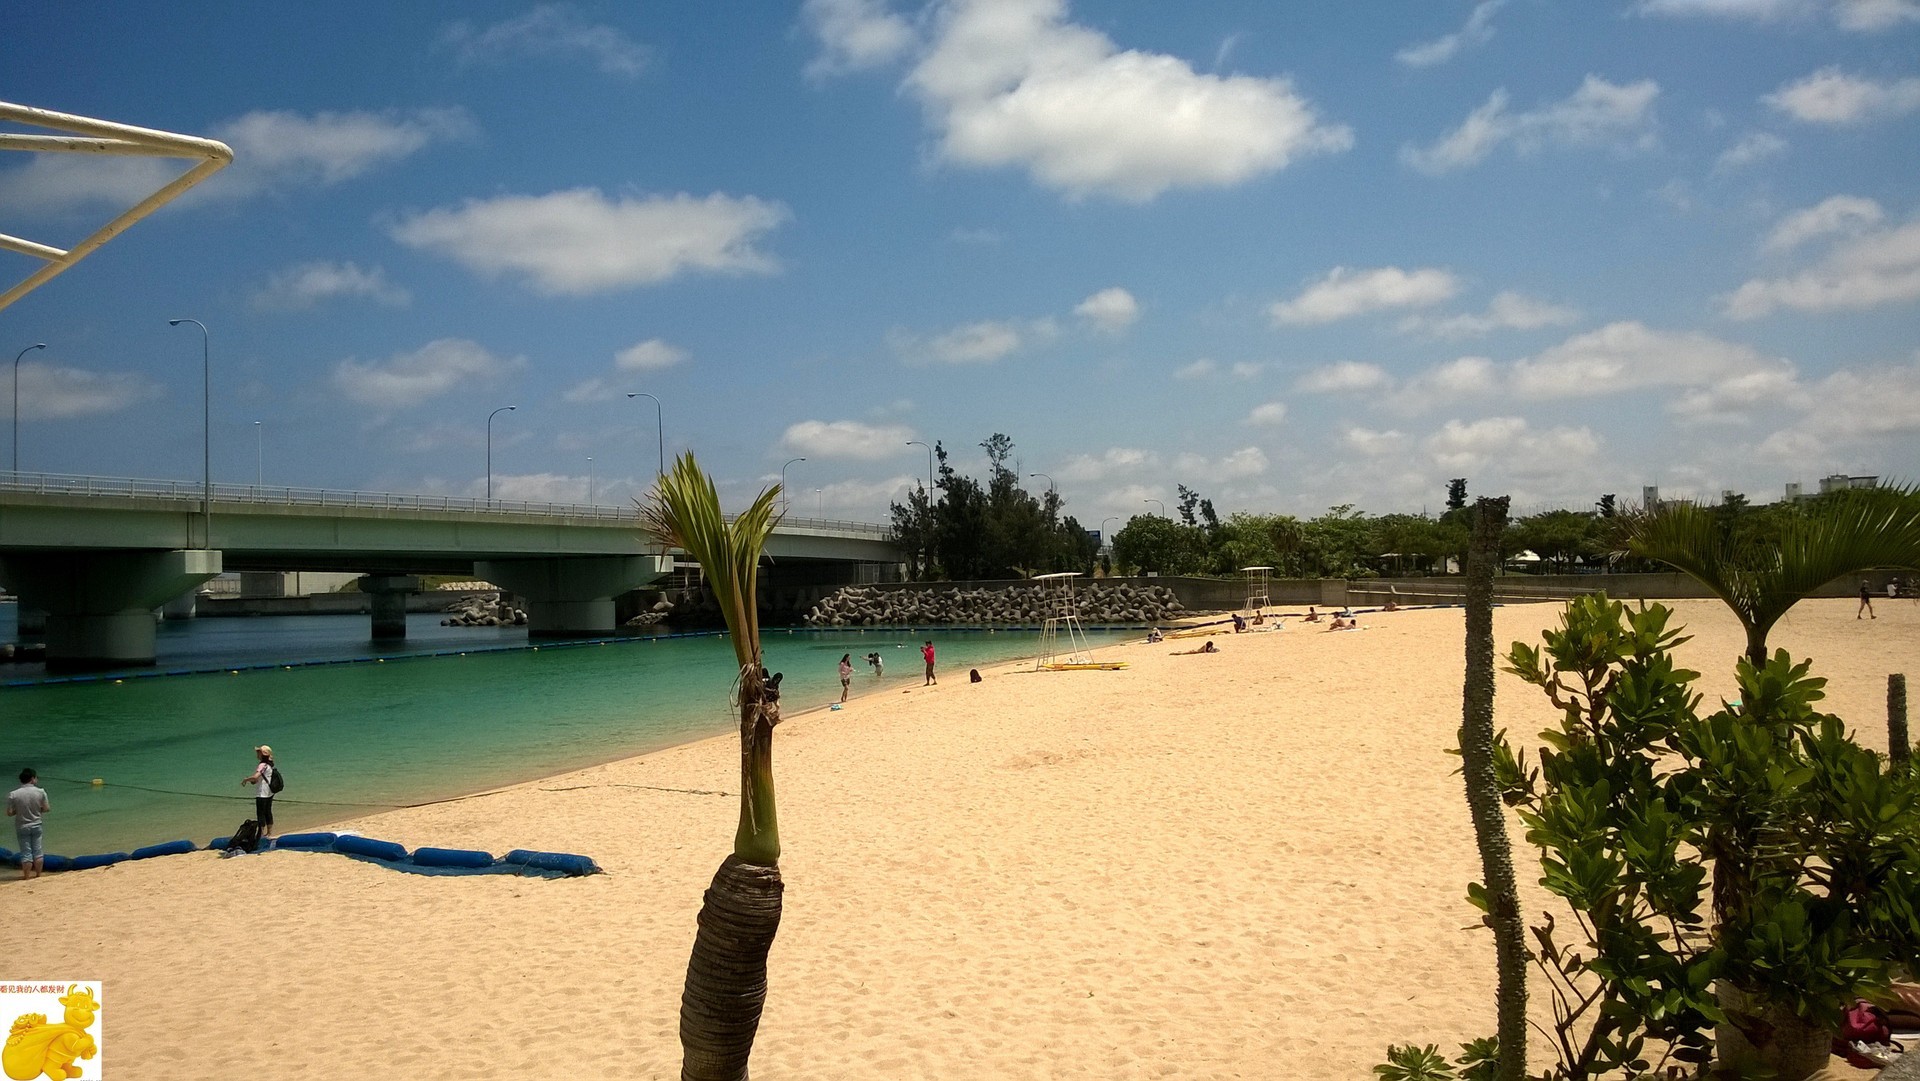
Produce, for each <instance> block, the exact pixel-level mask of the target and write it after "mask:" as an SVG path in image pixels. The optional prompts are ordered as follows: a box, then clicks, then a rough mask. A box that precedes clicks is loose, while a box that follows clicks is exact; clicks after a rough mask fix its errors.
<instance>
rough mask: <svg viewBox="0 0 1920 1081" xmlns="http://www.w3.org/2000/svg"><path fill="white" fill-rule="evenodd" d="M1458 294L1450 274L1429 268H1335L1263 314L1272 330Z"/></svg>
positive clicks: (1421, 303)
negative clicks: (1266, 315) (1280, 326)
mask: <svg viewBox="0 0 1920 1081" xmlns="http://www.w3.org/2000/svg"><path fill="white" fill-rule="evenodd" d="M1459 291H1460V283H1459V281H1458V280H1457V279H1456V278H1455V277H1454V276H1453V275H1452V274H1450V273H1448V272H1447V271H1444V270H1438V269H1435V268H1433V267H1422V268H1420V269H1418V270H1414V271H1411V272H1409V271H1405V270H1401V269H1400V268H1399V267H1395V266H1389V267H1379V268H1377V269H1374V270H1350V269H1348V268H1347V267H1335V268H1333V270H1332V271H1331V272H1329V273H1328V274H1327V276H1326V277H1325V278H1322V279H1321V280H1320V281H1318V282H1315V283H1314V284H1312V285H1310V286H1308V287H1307V288H1306V289H1305V290H1304V291H1302V292H1301V294H1300V295H1299V296H1297V297H1294V298H1293V299H1292V300H1285V301H1280V302H1278V303H1276V304H1274V305H1273V307H1271V308H1270V309H1268V312H1269V314H1270V315H1271V316H1272V317H1273V321H1274V323H1275V324H1276V325H1280V324H1289V323H1292V324H1302V323H1331V322H1333V321H1334V320H1336V319H1346V318H1349V317H1351V316H1355V315H1361V314H1363V313H1365V312H1370V311H1378V310H1380V309H1382V308H1418V307H1424V306H1426V305H1429V304H1438V303H1440V302H1441V301H1443V300H1446V299H1448V298H1449V297H1451V296H1453V295H1454V294H1455V293H1457V292H1459Z"/></svg>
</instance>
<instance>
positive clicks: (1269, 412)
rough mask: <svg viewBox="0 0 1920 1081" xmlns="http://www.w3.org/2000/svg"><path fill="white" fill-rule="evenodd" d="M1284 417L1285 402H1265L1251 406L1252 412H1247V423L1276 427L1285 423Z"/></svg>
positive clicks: (1285, 411) (1285, 412)
mask: <svg viewBox="0 0 1920 1081" xmlns="http://www.w3.org/2000/svg"><path fill="white" fill-rule="evenodd" d="M1286 419H1287V403H1285V402H1266V403H1264V404H1262V405H1256V406H1254V407H1253V412H1251V413H1248V414H1247V423H1248V424H1252V425H1255V426H1257V427H1263V428H1272V427H1276V426H1278V425H1280V424H1283V423H1285V422H1286Z"/></svg>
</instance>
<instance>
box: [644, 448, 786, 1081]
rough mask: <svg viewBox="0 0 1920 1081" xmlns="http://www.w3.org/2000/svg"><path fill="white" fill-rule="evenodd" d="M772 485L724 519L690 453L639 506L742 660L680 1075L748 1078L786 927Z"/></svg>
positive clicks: (684, 1013) (688, 993) (731, 1080)
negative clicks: (772, 640)
mask: <svg viewBox="0 0 1920 1081" xmlns="http://www.w3.org/2000/svg"><path fill="white" fill-rule="evenodd" d="M779 492H780V489H779V488H778V487H777V486H776V487H772V488H768V489H766V490H765V491H762V492H761V493H760V496H759V498H758V499H755V500H754V501H753V505H752V506H750V507H748V508H747V509H746V510H745V511H744V512H742V513H741V514H740V515H738V516H737V517H735V518H734V519H733V521H731V522H729V521H727V519H726V518H725V517H724V516H723V515H722V514H721V513H720V495H719V493H718V492H716V491H715V490H714V487H713V478H711V477H709V476H707V474H706V473H704V472H702V471H701V469H700V466H699V464H698V463H697V462H695V461H694V458H693V454H692V453H691V452H689V453H687V454H684V455H682V456H681V457H680V458H679V460H678V461H676V462H674V463H673V469H672V471H671V472H668V473H667V474H666V475H665V476H663V477H661V478H660V481H659V483H658V484H657V485H656V486H655V488H654V491H653V494H652V497H651V498H650V499H649V500H648V501H647V502H646V503H645V504H644V505H643V506H642V508H641V520H642V522H643V523H644V524H645V527H646V530H647V532H649V533H650V534H652V535H653V537H654V538H655V539H657V540H659V541H660V542H661V543H662V544H665V545H667V546H668V547H671V548H678V549H680V550H681V551H684V552H686V553H687V554H688V555H689V556H691V557H693V558H694V559H695V560H697V561H699V563H700V569H701V572H702V573H703V574H704V575H705V576H706V579H707V588H709V589H711V590H712V591H713V596H714V599H715V600H717V601H718V602H719V604H720V612H721V614H722V615H723V616H724V617H725V619H726V622H727V631H728V633H729V635H730V637H731V638H732V639H733V655H734V658H735V659H736V660H738V661H739V662H740V828H739V829H738V831H736V832H735V833H734V836H733V854H732V855H730V856H728V857H727V858H726V860H725V861H724V862H722V863H721V864H720V870H719V871H717V872H716V873H715V874H714V876H713V884H712V885H711V886H709V887H708V888H707V892H706V897H705V900H704V902H703V903H702V904H701V906H700V930H699V932H698V933H697V934H696V935H695V936H694V941H693V956H692V957H691V958H689V959H688V961H687V983H686V989H685V991H684V992H682V994H681V996H680V1046H681V1050H682V1058H681V1063H680V1076H681V1078H682V1081H743V1079H744V1078H745V1077H746V1076H747V1059H748V1057H749V1056H751V1055H752V1054H753V1037H754V1033H755V1032H756V1031H757V1030H758V1029H759V1027H760V1010H761V1007H762V1006H763V1005H764V1004H765V1002H766V998H767V951H768V950H769V949H770V948H771V947H772V946H773V936H774V934H775V933H776V932H778V931H779V930H780V895H781V891H782V890H783V889H784V886H783V884H782V883H781V881H780V828H779V822H778V820H777V819H776V817H775V815H774V804H773V726H774V725H776V724H779V723H780V706H779V698H780V691H779V686H778V683H777V681H770V680H769V679H768V678H767V675H766V669H765V668H763V667H762V666H761V663H760V616H759V609H758V599H757V596H756V593H757V589H756V586H757V584H758V581H759V567H760V554H761V550H762V549H763V548H765V546H766V543H767V536H768V535H769V534H771V533H772V532H773V526H774V523H775V521H776V520H777V516H776V515H775V514H774V511H773V505H774V499H775V498H776V497H777V496H778V495H779Z"/></svg>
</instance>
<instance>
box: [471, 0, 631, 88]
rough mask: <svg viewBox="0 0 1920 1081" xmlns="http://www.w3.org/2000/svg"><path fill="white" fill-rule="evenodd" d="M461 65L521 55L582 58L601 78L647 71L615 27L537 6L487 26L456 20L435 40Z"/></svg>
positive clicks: (564, 8)
mask: <svg viewBox="0 0 1920 1081" xmlns="http://www.w3.org/2000/svg"><path fill="white" fill-rule="evenodd" d="M440 40H441V43H442V44H443V45H445V46H446V47H448V48H451V49H452V50H453V51H454V53H455V55H457V56H458V57H459V58H460V61H461V62H462V63H466V64H476V63H500V62H504V61H508V60H511V59H513V58H515V57H521V56H537V57H540V58H542V59H556V60H568V61H571V60H576V59H583V60H585V61H587V62H588V63H590V64H592V65H593V66H594V67H596V68H598V69H599V70H600V71H601V72H602V73H603V74H607V75H620V76H627V77H631V76H635V75H638V74H640V73H641V72H643V71H645V70H646V69H647V50H646V47H645V46H643V45H640V44H639V43H638V42H635V41H634V40H632V39H631V38H629V37H628V36H627V35H626V33H625V32H623V31H622V30H620V29H619V28H618V27H613V26H606V25H601V24H596V23H589V22H587V21H586V20H585V19H582V18H581V17H580V15H579V13H578V12H576V11H575V10H574V8H573V6H572V5H570V4H542V5H540V6H539V7H536V8H534V9H533V10H532V11H529V12H527V13H526V14H524V15H516V16H514V17H513V18H511V19H507V20H505V21H504V22H497V23H494V24H493V25H491V26H486V27H477V26H475V25H474V24H473V23H471V22H468V21H466V20H464V19H462V20H461V21H459V22H456V23H453V24H452V25H450V26H448V27H447V28H446V30H444V31H443V32H442V33H441V35H440Z"/></svg>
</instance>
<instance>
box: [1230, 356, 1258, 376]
mask: <svg viewBox="0 0 1920 1081" xmlns="http://www.w3.org/2000/svg"><path fill="white" fill-rule="evenodd" d="M1227 370H1228V371H1230V372H1232V373H1233V377H1234V378H1235V379H1253V378H1256V377H1258V376H1259V374H1260V373H1261V372H1262V371H1265V370H1266V365H1264V364H1255V363H1253V362H1252V361H1250V360H1237V361H1234V364H1233V367H1232V368H1229V369H1227Z"/></svg>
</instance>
